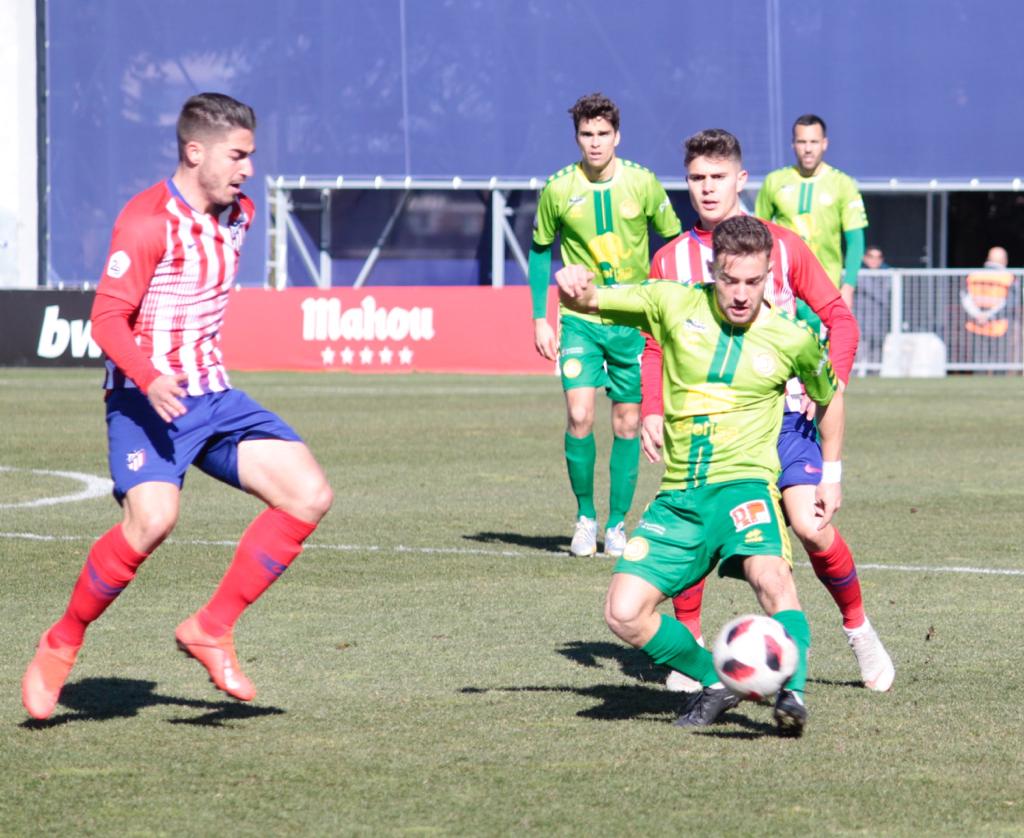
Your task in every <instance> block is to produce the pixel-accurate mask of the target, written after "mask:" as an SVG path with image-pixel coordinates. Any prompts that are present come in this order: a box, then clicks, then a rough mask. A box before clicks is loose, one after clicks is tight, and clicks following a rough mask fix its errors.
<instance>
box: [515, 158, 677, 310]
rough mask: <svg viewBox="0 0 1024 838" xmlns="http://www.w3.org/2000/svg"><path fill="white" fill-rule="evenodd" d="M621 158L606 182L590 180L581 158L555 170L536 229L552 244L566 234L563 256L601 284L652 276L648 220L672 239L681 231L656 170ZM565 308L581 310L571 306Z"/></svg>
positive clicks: (542, 241)
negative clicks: (579, 160)
mask: <svg viewBox="0 0 1024 838" xmlns="http://www.w3.org/2000/svg"><path fill="white" fill-rule="evenodd" d="M616 162H617V165H616V167H615V174H614V175H613V176H612V177H611V178H610V179H609V180H606V181H601V182H600V183H593V182H591V181H589V180H588V179H587V176H586V175H585V174H584V173H583V169H582V168H581V166H580V164H579V163H573V164H572V165H571V166H566V167H565V168H564V169H561V170H560V171H558V172H555V174H553V175H552V176H551V177H549V178H548V180H547V183H545V184H544V189H543V191H542V192H541V193H540V202H539V203H538V205H537V217H536V220H535V222H534V228H533V240H534V242H535V243H537V244H538V245H541V246H542V247H546V246H549V245H551V244H552V243H553V242H554V240H555V236H556V234H558V233H561V236H562V243H561V247H562V261H563V262H564V263H565V264H567V265H586V266H587V268H589V269H590V270H591V271H593V273H594V283H595V284H597V285H612V284H635V283H638V282H643V281H644V280H646V279H647V277H648V274H649V270H650V264H651V255H650V247H649V244H648V237H647V225H648V224H653V225H654V229H655V230H657V231H658V234H659V235H660V236H662V237H663V238H666V239H671V238H674V237H675V236H677V235H679V231H680V224H679V219H678V218H677V217H676V213H675V210H673V209H672V203H671V202H670V201H669V199H668V195H667V194H666V193H665V187H663V186H662V185H661V184H660V183H659V182H658V179H657V178H656V177H655V176H654V173H653V172H652V171H651V170H650V169H646V168H644V167H643V166H641V165H639V164H637V163H633V162H631V161H629V160H622V159H621V158H620V159H618V160H617V161H616ZM562 313H563V314H565V313H568V314H574V315H575V313H574V312H570V311H568V310H567V309H565V308H563V309H562ZM575 316H580V315H575ZM583 316H584V317H586V318H587V319H591V320H596V319H597V318H596V317H590V316H588V315H583Z"/></svg>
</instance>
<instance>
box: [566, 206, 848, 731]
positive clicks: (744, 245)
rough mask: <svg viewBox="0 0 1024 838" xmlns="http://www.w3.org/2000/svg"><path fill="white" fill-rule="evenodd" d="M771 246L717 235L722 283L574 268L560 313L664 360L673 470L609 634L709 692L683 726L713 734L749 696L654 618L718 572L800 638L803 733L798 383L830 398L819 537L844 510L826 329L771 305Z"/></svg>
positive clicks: (786, 703) (633, 544)
mask: <svg viewBox="0 0 1024 838" xmlns="http://www.w3.org/2000/svg"><path fill="white" fill-rule="evenodd" d="M772 246H773V239H772V235H771V233H770V232H769V230H768V228H767V227H765V225H764V224H763V223H761V222H760V221H758V220H757V219H756V218H753V217H751V216H745V215H740V216H734V217H732V218H729V219H726V220H725V221H722V222H721V223H720V224H718V225H717V226H716V227H715V230H714V233H713V238H712V248H713V257H712V259H713V261H712V277H713V279H714V284H713V285H701V286H690V285H685V284H682V283H677V282H671V281H668V282H650V283H646V284H644V285H641V286H638V287H632V288H602V289H598V288H595V287H594V285H593V284H592V283H591V282H590V279H591V275H590V272H589V271H587V270H586V269H585V268H582V267H580V266H570V267H567V268H563V269H562V270H561V271H559V272H558V274H557V280H558V285H559V291H560V295H561V298H562V301H563V303H565V304H566V305H568V306H570V307H572V308H574V309H575V310H579V311H584V312H597V313H599V314H600V316H601V318H602V320H604V321H605V322H609V323H620V324H623V325H629V326H636V327H637V328H641V329H643V330H644V331H647V332H649V333H650V334H651V335H653V336H654V338H655V339H656V340H657V341H658V342H659V343H661V345H662V349H663V352H664V370H665V372H664V375H665V428H666V434H665V449H664V459H665V464H666V465H665V475H664V477H663V479H662V484H661V489H660V491H659V492H658V494H657V496H656V497H655V498H654V500H653V501H652V502H651V503H650V505H649V506H648V507H647V509H646V510H645V511H644V514H643V518H642V519H641V520H640V523H639V524H638V525H637V527H636V529H635V530H634V531H633V532H632V534H631V537H630V539H629V542H628V543H627V545H626V549H625V551H624V553H623V555H622V558H621V559H619V561H618V562H617V563H616V565H615V573H614V575H613V577H612V582H611V586H610V587H609V589H608V597H607V601H606V605H605V620H606V621H607V623H608V626H609V628H611V630H612V631H613V632H614V633H615V634H617V635H618V636H619V637H620V638H622V639H623V640H625V641H626V642H627V643H630V644H632V645H633V646H635V647H637V648H640V649H643V650H644V651H645V652H647V653H648V654H649V655H650V656H651V658H652V659H653V660H654V662H655V663H658V664H664V665H666V666H670V667H672V668H673V669H676V670H678V671H680V672H683V673H685V674H687V675H689V676H690V677H691V678H694V679H695V680H698V681H700V683H701V685H702V687H703V689H702V690H701V692H699V693H697V694H696V695H695V696H694V697H693V698H692V700H691V701H690V702H689V703H688V704H687V706H686V707H685V708H684V712H683V715H681V716H680V717H679V720H678V721H677V724H679V725H681V726H684V727H687V726H703V725H708V724H711V723H712V722H714V721H715V720H716V719H717V718H718V717H719V716H720V715H721V714H722V713H723V712H725V711H726V710H728V709H729V708H731V707H735V706H736V704H738V703H739V698H738V697H737V696H735V695H734V694H733V693H731V692H729V690H728V689H727V688H726V687H725V686H723V685H722V684H721V683H720V682H719V680H718V675H717V673H716V672H715V669H714V666H713V664H712V660H711V653H710V652H709V651H707V650H706V649H704V648H703V647H702V646H701V645H700V644H699V643H698V642H697V640H696V639H695V638H694V636H693V634H691V633H690V631H689V629H687V628H686V626H684V625H683V624H682V623H680V622H679V621H677V620H676V619H675V618H673V617H669V616H668V615H660V614H659V613H658V612H657V610H656V609H657V606H658V605H659V604H660V603H661V602H662V601H663V600H664V599H666V598H667V597H671V596H674V595H675V594H677V593H679V592H680V591H682V590H685V589H686V588H688V587H690V586H691V585H693V584H695V583H696V582H699V581H700V580H701V579H703V578H704V577H705V576H707V575H708V574H709V573H710V572H711V571H712V570H713V569H714V568H715V566H716V565H717V566H718V570H719V574H720V575H723V576H742V577H745V578H746V579H747V580H748V581H749V583H750V585H751V587H753V589H754V592H755V594H756V596H757V599H758V602H759V603H760V605H761V607H762V608H763V609H764V610H765V612H766V613H767V614H769V615H770V616H772V617H773V618H774V619H776V620H778V621H779V622H780V623H781V624H782V625H783V626H784V627H785V629H786V631H788V632H789V634H790V636H791V637H792V638H793V640H794V642H795V643H796V646H797V650H798V652H799V661H800V662H799V665H798V667H797V670H796V672H795V673H794V675H793V676H792V678H790V679H789V681H787V682H786V684H785V686H784V687H783V689H782V690H780V691H779V694H778V696H777V698H776V703H775V720H776V723H777V725H778V727H779V731H780V732H781V733H782V734H784V735H796V736H799V735H800V733H801V732H802V731H803V726H804V723H805V721H806V718H807V710H806V707H805V705H804V701H803V692H804V685H805V683H806V679H807V649H808V646H809V645H810V628H809V626H808V624H807V620H806V618H805V617H804V614H803V612H802V610H801V609H800V603H799V600H798V599H797V594H796V587H795V585H794V583H793V575H792V558H791V555H790V549H789V540H788V537H787V535H786V524H785V520H784V519H783V516H782V513H781V511H780V509H779V503H778V500H779V493H778V490H777V489H776V487H775V480H776V476H777V474H778V470H779V458H778V453H777V448H776V440H777V438H778V433H779V426H780V423H781V420H782V409H783V395H784V392H785V387H786V381H787V380H788V379H789V378H790V377H791V376H794V375H796V376H798V377H799V378H800V379H801V381H803V383H804V386H805V387H806V389H807V393H808V395H809V396H810V397H811V398H812V399H813V400H814V401H815V402H816V403H817V404H818V421H819V426H818V430H819V433H820V437H821V448H822V453H823V455H824V459H825V461H826V462H825V468H824V469H823V471H824V473H823V475H822V481H821V483H820V484H819V485H818V486H817V488H816V490H815V506H816V509H817V512H818V515H819V518H820V523H819V526H820V527H822V528H823V527H826V526H828V524H829V522H830V521H831V518H832V515H833V513H834V512H835V510H837V509H838V508H839V505H840V502H841V490H840V484H839V471H840V454H841V451H842V442H843V427H844V411H843V399H842V393H841V391H840V390H839V386H838V379H837V378H836V376H835V374H834V372H833V371H832V365H831V363H830V362H829V359H828V353H827V351H826V350H825V349H824V347H823V346H822V344H821V343H820V341H819V340H818V338H817V337H816V335H815V333H814V332H813V331H812V330H811V329H810V328H808V327H807V326H806V324H804V323H802V322H799V321H797V320H795V319H793V318H792V317H790V316H789V315H788V314H785V313H783V312H782V311H780V310H778V309H773V308H770V307H768V306H767V305H766V304H765V303H764V291H765V283H766V280H767V278H768V276H769V273H770V271H771V267H772V266H771V252H772Z"/></svg>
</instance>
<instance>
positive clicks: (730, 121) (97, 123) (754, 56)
mask: <svg viewBox="0 0 1024 838" xmlns="http://www.w3.org/2000/svg"><path fill="white" fill-rule="evenodd" d="M1022 23H1024V5H1022V4H1021V3H1019V0H981V2H978V0H901V2H892V0H847V2H844V3H835V2H831V0H817V1H815V0H810V2H796V0H734V1H733V2H729V3H719V4H709V3H695V2H684V1H683V0H634V2H631V3H622V2H613V0H374V2H371V3H367V2H363V0H245V1H244V2H243V0H220V2H218V3H216V4H201V5H199V6H197V5H196V4H194V3H190V2H184V0H170V2H163V3H138V2H135V0H107V2H100V0H87V1H86V2H83V0H48V2H47V3H46V21H45V24H46V32H47V38H48V44H49V45H48V49H47V51H46V72H47V84H48V91H49V97H48V109H47V130H48V141H49V144H48V159H47V167H48V178H49V184H50V192H49V208H48V232H49V235H50V239H49V241H50V245H49V264H50V276H49V279H50V281H51V282H52V281H58V280H63V281H66V282H75V281H81V280H94V279H95V278H97V277H98V276H99V273H100V271H101V268H102V263H103V259H104V257H105V255H106V249H107V244H108V241H109V235H110V227H111V224H112V223H113V220H114V217H115V216H116V214H117V211H118V209H119V208H120V206H121V205H122V204H123V203H124V202H125V201H126V200H127V199H128V198H129V197H131V195H132V194H134V193H135V192H137V191H139V190H140V189H143V188H145V187H146V186H148V185H150V184H151V183H153V182H155V181H157V180H159V179H160V178H163V177H166V176H168V175H169V174H171V172H172V171H173V169H174V166H175V162H176V147H175V141H174V122H175V118H176V116H177V112H178V109H179V108H180V106H181V103H182V102H183V101H184V100H185V99H186V98H187V97H188V96H190V95H191V94H193V93H196V92H200V91H203V90H217V91H222V92H225V93H229V94H231V95H233V96H235V97H237V98H240V99H242V100H244V101H246V102H248V103H250V104H251V105H253V107H254V108H255V109H256V113H257V117H258V119H259V129H258V134H257V144H258V152H257V157H256V164H257V181H256V183H254V184H253V186H252V188H251V189H250V190H249V191H250V192H251V193H252V194H253V197H254V198H255V199H256V200H257V202H258V203H260V204H262V203H263V200H262V198H263V187H262V177H263V176H264V175H266V174H278V173H283V174H319V175H337V174H345V175H366V174H370V175H373V174H384V175H399V174H411V175H422V176H432V175H456V174H458V175H462V176H474V175H485V176H490V175H499V176H538V177H540V176H545V175H547V174H549V173H550V172H551V171H554V170H555V169H557V168H559V167H561V166H563V165H565V164H566V163H568V162H570V161H571V160H572V159H574V156H575V151H576V149H575V146H574V145H573V137H572V126H571V122H570V120H569V117H568V115H567V114H566V109H567V108H568V107H569V106H570V105H571V104H572V102H573V101H575V99H576V98H577V97H578V96H579V95H581V94H582V93H586V92H590V91H593V90H602V91H604V92H605V93H607V94H608V95H610V96H611V97H612V98H613V99H615V100H616V101H617V102H618V103H619V105H620V107H621V110H622V118H623V124H622V135H623V140H622V146H621V147H620V153H621V154H622V155H623V156H625V157H629V158H631V159H635V160H638V161H641V162H643V163H645V164H646V165H648V166H650V167H651V168H652V169H654V170H655V171H656V172H657V173H658V174H659V175H661V176H663V177H678V176H680V174H681V160H680V154H679V146H680V141H681V140H682V139H683V138H684V137H685V136H687V135H688V134H690V133H692V132H694V131H696V130H699V129H700V128H705V127H710V126H720V127H724V128H728V129H729V130H731V131H733V132H734V133H736V134H737V135H738V136H739V137H740V138H741V140H742V141H743V144H744V150H745V155H746V163H747V167H748V169H749V170H750V171H751V173H752V175H754V176H755V177H756V176H760V175H763V174H764V173H766V172H767V171H769V170H770V169H772V168H774V167H776V166H779V165H782V164H784V163H787V162H788V161H789V159H790V150H789V145H788V134H789V126H790V124H791V122H792V120H793V118H794V117H795V116H797V115H798V114H800V113H803V112H807V111H812V112H816V113H820V114H821V115H822V116H824V117H825V118H826V120H827V121H828V124H829V134H830V138H831V148H830V151H829V160H830V162H832V163H834V164H835V165H837V166H839V167H840V168H843V169H846V170H847V171H849V172H850V173H851V174H853V175H855V176H856V177H858V178H861V179H888V178H890V177H899V178H970V177H979V178H1011V177H1015V176H1018V175H1020V174H1021V173H1022V169H1024V167H1022V166H1021V163H1020V149H1021V148H1022V147H1024V142H1022V141H1024V136H1022V134H1024V132H1022V119H1021V116H1020V114H1019V109H1018V108H1017V107H1016V98H1015V94H1016V91H1018V90H1020V89H1021V88H1022V83H1024V62H1021V61H1019V60H1016V58H1015V56H1016V53H1017V45H1016V42H1015V41H1016V37H1017V33H1019V32H1020V30H1021V24H1022ZM261 209H263V208H262V207H261ZM265 233H266V227H265V218H263V217H261V218H260V221H259V223H258V224H257V225H256V228H255V229H254V230H253V234H252V235H253V238H252V239H251V240H250V244H249V245H248V248H247V249H248V252H247V254H246V256H245V260H244V261H243V273H242V280H243V281H244V282H247V283H259V282H261V281H262V279H263V276H264V271H265V257H266V254H265Z"/></svg>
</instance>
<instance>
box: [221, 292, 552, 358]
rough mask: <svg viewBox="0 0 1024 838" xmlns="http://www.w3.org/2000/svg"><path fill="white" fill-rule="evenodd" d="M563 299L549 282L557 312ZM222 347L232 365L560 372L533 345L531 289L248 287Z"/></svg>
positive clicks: (238, 296) (235, 305)
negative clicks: (284, 288) (557, 296)
mask: <svg viewBox="0 0 1024 838" xmlns="http://www.w3.org/2000/svg"><path fill="white" fill-rule="evenodd" d="M556 306H557V302H556V300H555V292H554V290H553V289H552V290H551V291H550V299H549V303H548V311H549V319H550V320H551V321H552V323H553V322H554V312H555V311H556ZM221 348H222V350H223V352H224V359H225V361H226V362H227V366H228V368H229V369H235V370H341V371H347V372H372V373H382V372H396V373H401V372H455V373H458V372H462V373H541V374H543V373H552V372H553V371H554V369H555V365H554V362H552V361H546V360H544V359H543V358H541V357H540V356H539V355H538V354H537V352H536V350H535V349H534V347H533V325H532V321H531V318H530V290H529V288H527V287H525V286H517V287H506V288H490V287H477V288H457V287H447V288H445V287H431V288H425V287H413V288H386V287H381V288H373V289H365V288H364V289H352V288H336V289H330V290H317V289H307V288H289V289H286V290H284V291H272V290H263V289H251V288H246V289H241V290H239V291H237V292H236V293H234V294H232V296H231V303H230V304H229V305H228V312H227V319H226V321H225V324H224V331H223V341H222V344H221Z"/></svg>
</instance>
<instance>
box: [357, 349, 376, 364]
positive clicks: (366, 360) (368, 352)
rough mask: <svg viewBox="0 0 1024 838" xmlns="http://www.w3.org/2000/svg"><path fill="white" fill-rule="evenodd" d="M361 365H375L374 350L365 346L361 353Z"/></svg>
mask: <svg viewBox="0 0 1024 838" xmlns="http://www.w3.org/2000/svg"><path fill="white" fill-rule="evenodd" d="M359 363H360V364H362V365H363V366H366V365H367V364H372V363H373V350H372V349H370V347H369V346H364V347H363V348H362V350H360V352H359Z"/></svg>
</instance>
